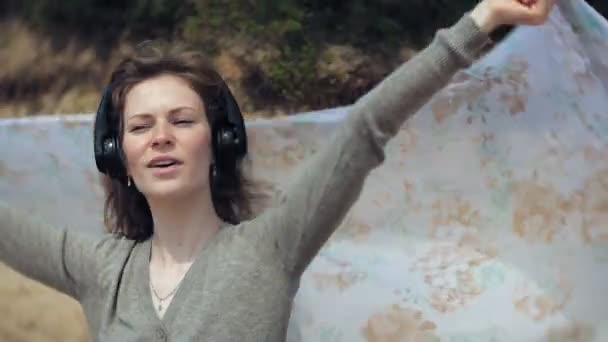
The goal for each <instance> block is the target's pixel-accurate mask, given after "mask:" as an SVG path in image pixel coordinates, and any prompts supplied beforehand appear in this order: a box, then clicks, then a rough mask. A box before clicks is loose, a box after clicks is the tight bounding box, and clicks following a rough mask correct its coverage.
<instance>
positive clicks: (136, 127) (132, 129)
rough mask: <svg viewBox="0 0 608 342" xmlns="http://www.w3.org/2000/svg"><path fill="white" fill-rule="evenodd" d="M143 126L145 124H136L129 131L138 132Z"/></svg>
mask: <svg viewBox="0 0 608 342" xmlns="http://www.w3.org/2000/svg"><path fill="white" fill-rule="evenodd" d="M145 128H146V126H145V125H137V126H133V127H131V129H130V131H131V132H138V131H142V130H143V129H145Z"/></svg>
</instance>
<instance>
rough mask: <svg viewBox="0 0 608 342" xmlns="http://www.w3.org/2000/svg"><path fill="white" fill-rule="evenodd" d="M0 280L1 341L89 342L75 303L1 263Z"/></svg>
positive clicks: (79, 311) (79, 310)
mask: <svg viewBox="0 0 608 342" xmlns="http://www.w3.org/2000/svg"><path fill="white" fill-rule="evenodd" d="M0 279H2V282H0V302H1V303H2V305H0V317H2V320H0V341H3V342H32V341H36V342H85V341H89V338H88V332H87V328H86V322H85V320H84V315H83V314H82V310H81V309H80V306H79V305H78V303H77V302H76V301H74V300H73V299H71V298H69V297H67V296H64V295H63V294H60V293H58V292H56V291H54V290H52V289H50V288H48V287H45V286H43V285H41V284H40V283H37V282H34V281H32V280H30V279H27V278H25V277H23V276H21V275H20V274H18V273H16V272H14V271H13V270H11V269H9V268H8V267H6V266H5V265H3V264H0Z"/></svg>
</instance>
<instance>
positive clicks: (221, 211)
mask: <svg viewBox="0 0 608 342" xmlns="http://www.w3.org/2000/svg"><path fill="white" fill-rule="evenodd" d="M163 74H171V75H175V76H178V77H181V78H183V79H184V80H186V81H187V82H188V83H189V84H190V86H191V87H192V89H194V90H195V91H196V92H197V93H198V95H199V96H200V97H201V99H202V100H203V102H205V94H206V92H204V91H203V89H205V87H208V86H210V85H211V86H213V85H218V84H219V83H220V82H223V80H222V78H221V76H220V75H219V73H218V72H217V71H216V70H215V69H214V68H213V66H212V64H211V63H210V62H209V61H208V60H207V58H206V57H205V56H204V55H203V54H201V53H199V52H196V51H195V50H193V49H189V48H188V47H185V46H183V45H171V44H168V43H163V42H153V43H147V44H146V45H145V46H144V47H139V48H138V49H137V50H136V52H135V53H134V54H132V55H131V56H129V57H126V58H124V59H123V60H122V61H121V62H120V63H119V64H118V66H117V67H116V68H115V69H114V71H113V72H112V75H111V80H110V84H111V85H112V107H113V108H114V109H115V110H114V111H112V112H113V114H114V115H115V116H118V117H114V118H112V121H113V122H119V132H120V138H119V140H120V142H121V143H122V136H123V132H124V127H123V118H122V112H123V109H124V105H125V97H126V94H127V93H128V92H129V90H131V88H133V86H134V85H136V84H138V83H139V82H142V81H144V80H146V79H149V78H152V77H155V76H159V75H163ZM206 115H207V121H208V122H209V123H211V122H213V121H214V118H212V117H210V115H213V114H210V113H206ZM121 146H122V144H121ZM122 152H123V150H122V149H121V153H122ZM122 157H123V160H126V159H125V156H124V153H123V155H122ZM246 162H248V159H246V158H245V159H243V160H242V161H240V162H239V163H238V164H237V169H236V172H234V173H233V174H232V175H231V176H230V177H231V179H229V180H228V181H227V182H222V187H221V189H219V191H214V192H213V193H212V199H213V205H214V207H215V210H216V212H217V213H218V216H219V217H220V218H222V219H223V220H225V221H228V222H231V223H238V222H241V221H243V220H246V219H249V218H251V217H252V216H254V211H255V210H254V207H255V206H254V203H255V201H257V200H259V199H263V198H265V196H263V195H262V194H261V193H260V192H257V189H256V184H255V182H253V181H252V180H251V179H249V178H248V177H246V176H245V164H244V163H246ZM125 171H126V170H125ZM101 177H102V185H103V188H104V190H105V195H106V198H105V204H104V224H105V227H106V230H107V231H108V232H110V233H115V234H119V235H122V236H125V237H127V238H130V239H134V240H140V241H141V240H145V239H147V238H149V237H150V236H151V235H152V233H153V231H154V227H153V220H152V214H151V212H150V208H149V206H148V202H147V200H146V198H145V197H144V195H143V194H142V193H141V192H139V190H137V188H136V187H135V186H130V187H129V186H127V184H125V182H124V181H123V180H118V179H113V178H110V177H109V176H107V175H102V176H101Z"/></svg>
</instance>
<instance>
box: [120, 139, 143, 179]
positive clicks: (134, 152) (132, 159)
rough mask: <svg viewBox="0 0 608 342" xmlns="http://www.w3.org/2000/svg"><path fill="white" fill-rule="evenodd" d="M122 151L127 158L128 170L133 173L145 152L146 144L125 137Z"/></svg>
mask: <svg viewBox="0 0 608 342" xmlns="http://www.w3.org/2000/svg"><path fill="white" fill-rule="evenodd" d="M122 150H123V153H124V156H125V158H126V163H127V169H129V170H130V171H131V172H132V171H133V169H134V167H135V166H136V165H137V161H138V160H139V159H140V158H141V157H142V155H143V153H144V151H145V144H142V143H141V142H138V141H137V140H136V139H129V138H127V137H125V138H124V140H123V142H122Z"/></svg>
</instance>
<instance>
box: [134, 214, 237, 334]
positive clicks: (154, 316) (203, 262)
mask: <svg viewBox="0 0 608 342" xmlns="http://www.w3.org/2000/svg"><path fill="white" fill-rule="evenodd" d="M225 229H226V227H225V225H222V226H220V229H218V231H217V232H215V233H214V234H213V235H211V237H210V238H209V239H208V240H207V241H206V242H205V244H204V245H203V246H202V247H201V248H200V250H199V251H198V253H197V254H196V256H195V257H194V260H193V262H192V265H190V267H189V268H188V270H187V271H186V274H185V275H184V277H183V278H182V280H181V282H180V284H179V285H178V288H177V290H176V291H175V294H174V295H173V298H172V299H171V302H170V303H169V305H168V306H167V308H166V310H165V313H164V315H163V316H162V317H160V316H159V315H158V313H157V312H156V308H155V307H154V301H153V299H152V290H151V289H150V256H151V253H152V239H151V238H149V239H147V240H145V241H143V242H142V243H141V246H140V253H139V265H138V268H139V272H138V274H139V280H140V281H139V282H138V283H139V286H138V287H139V288H138V291H137V292H138V295H139V297H140V298H139V300H138V302H139V303H140V307H141V309H142V310H143V312H144V314H145V315H146V316H148V317H149V319H150V320H151V321H152V322H154V323H155V324H162V325H163V326H165V327H166V326H169V325H171V322H172V321H173V320H174V319H175V315H176V314H177V310H178V309H179V307H180V306H181V303H182V302H184V300H186V298H187V297H188V294H189V293H190V292H191V288H192V285H193V282H194V279H192V278H193V277H195V276H196V274H197V273H200V272H205V270H206V268H207V265H208V262H209V252H210V250H212V249H213V247H214V245H215V244H216V243H217V240H218V238H219V235H220V234H221V232H222V231H223V230H225Z"/></svg>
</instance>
